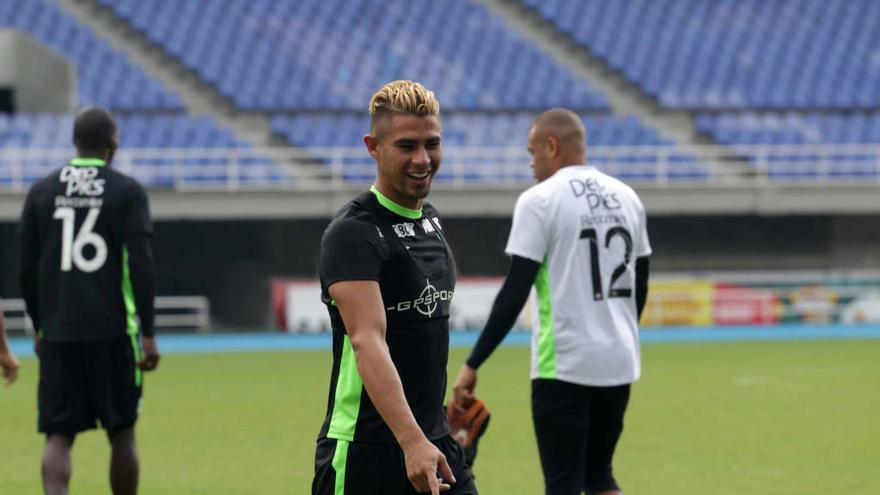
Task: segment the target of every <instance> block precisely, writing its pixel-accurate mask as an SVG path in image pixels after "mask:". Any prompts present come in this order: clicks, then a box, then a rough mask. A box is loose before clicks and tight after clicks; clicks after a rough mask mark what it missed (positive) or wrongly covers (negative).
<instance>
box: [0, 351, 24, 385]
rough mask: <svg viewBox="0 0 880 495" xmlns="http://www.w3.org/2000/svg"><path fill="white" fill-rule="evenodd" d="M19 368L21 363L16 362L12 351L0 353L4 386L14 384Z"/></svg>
mask: <svg viewBox="0 0 880 495" xmlns="http://www.w3.org/2000/svg"><path fill="white" fill-rule="evenodd" d="M20 366H21V363H19V362H18V359H17V358H16V357H15V354H13V353H12V351H3V352H0V367H2V368H3V379H4V380H6V385H12V384H13V383H15V379H16V378H18V368H19V367H20Z"/></svg>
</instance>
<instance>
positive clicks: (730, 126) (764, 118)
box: [695, 111, 880, 145]
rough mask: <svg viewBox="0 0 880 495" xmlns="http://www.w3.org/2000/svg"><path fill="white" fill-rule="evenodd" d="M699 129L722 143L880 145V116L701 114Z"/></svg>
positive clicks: (698, 121)
mask: <svg viewBox="0 0 880 495" xmlns="http://www.w3.org/2000/svg"><path fill="white" fill-rule="evenodd" d="M695 122H696V126H697V130H699V131H700V132H705V133H707V134H710V135H711V136H712V138H713V139H714V140H715V141H716V142H718V143H720V144H771V145H773V144H853V143H862V144H870V143H880V115H877V114H876V113H853V114H846V115H843V114H823V113H817V112H792V111H789V112H769V113H757V112H741V113H722V114H718V115H714V114H700V115H698V116H697V118H696V119H695Z"/></svg>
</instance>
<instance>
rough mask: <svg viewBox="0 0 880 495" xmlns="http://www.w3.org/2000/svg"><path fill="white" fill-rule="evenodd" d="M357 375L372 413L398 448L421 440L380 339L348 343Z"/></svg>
mask: <svg viewBox="0 0 880 495" xmlns="http://www.w3.org/2000/svg"><path fill="white" fill-rule="evenodd" d="M352 347H353V348H354V352H355V357H356V362H357V368H358V372H359V373H360V375H361V379H362V380H363V382H364V388H366V390H367V394H368V395H369V396H370V400H371V401H373V405H374V406H376V410H377V411H378V412H379V414H380V415H381V416H382V419H384V420H385V423H386V424H387V425H388V427H389V428H390V429H391V432H392V433H393V434H394V437H395V438H396V439H397V443H399V444H400V445H401V446H404V445H408V444H411V443H413V442H416V441H419V440H422V439H424V438H425V436H424V433H423V432H422V430H421V429H420V428H419V425H418V423H417V422H416V420H415V417H414V416H413V414H412V410H411V409H410V408H409V404H408V403H407V401H406V396H405V395H404V393H403V385H402V384H401V382H400V375H398V373H397V369H396V368H395V367H394V363H393V362H392V361H391V355H390V354H389V352H388V346H387V345H386V344H385V340H384V339H382V338H381V336H375V335H369V336H364V338H359V339H358V338H355V339H353V340H352Z"/></svg>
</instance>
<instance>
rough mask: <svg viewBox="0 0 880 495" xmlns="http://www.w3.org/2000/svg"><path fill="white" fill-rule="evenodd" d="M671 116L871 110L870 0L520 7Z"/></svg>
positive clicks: (879, 73)
mask: <svg viewBox="0 0 880 495" xmlns="http://www.w3.org/2000/svg"><path fill="white" fill-rule="evenodd" d="M524 2H525V3H526V4H527V5H528V6H530V7H531V8H533V9H534V10H535V11H537V12H538V13H539V14H540V15H541V16H543V17H544V18H545V19H547V20H549V21H550V22H552V23H553V24H554V25H555V26H556V27H557V29H558V30H559V31H561V32H564V33H566V34H568V35H569V36H571V38H572V39H573V40H574V41H576V42H577V43H579V44H582V45H584V46H585V47H587V48H588V49H589V50H590V51H591V53H593V54H594V55H596V56H598V57H600V58H602V59H604V60H605V61H606V62H607V63H608V64H609V65H610V66H611V67H613V68H615V69H617V70H619V71H621V72H622V73H623V74H624V75H625V76H626V77H627V78H628V79H630V80H631V81H633V82H635V83H636V84H638V85H639V86H640V87H641V88H642V90H643V91H644V92H645V93H646V94H648V95H650V96H652V97H654V98H656V99H657V101H658V102H659V103H660V104H661V105H662V106H664V107H667V108H673V109H739V108H742V109H786V108H801V109H804V108H824V109H829V108H876V107H877V106H878V105H880V84H878V81H880V59H878V56H877V53H878V52H877V49H878V47H880V45H878V43H880V42H878V38H877V37H876V36H875V34H876V33H877V31H878V29H880V2H877V1H876V0H847V1H845V2H830V1H827V0H795V1H785V2H783V1H771V2H768V1H766V0H737V1H709V0H629V1H626V2H609V1H606V0H524Z"/></svg>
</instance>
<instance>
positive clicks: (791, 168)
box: [695, 111, 880, 180]
mask: <svg viewBox="0 0 880 495" xmlns="http://www.w3.org/2000/svg"><path fill="white" fill-rule="evenodd" d="M695 121H696V126H697V129H698V130H699V131H701V132H704V133H706V134H708V135H710V136H711V137H712V138H713V139H714V140H715V141H716V142H718V143H719V144H724V145H731V146H732V147H734V148H735V149H738V150H740V151H742V152H743V153H746V157H747V158H748V160H749V161H750V162H751V163H752V164H753V165H755V166H756V167H766V168H767V173H768V174H769V176H770V177H771V178H778V179H786V180H790V179H815V178H830V179H840V180H850V179H859V178H862V177H867V176H873V177H880V161H878V160H880V149H876V143H880V115H877V114H876V113H854V114H846V115H841V114H823V113H816V112H791V111H790V112H781V113H775V112H773V113H755V112H741V113H722V114H719V115H713V114H701V115H699V116H697V118H696V120H695ZM756 144H757V145H767V146H768V147H769V148H768V149H772V150H774V153H773V156H769V157H767V158H762V157H761V156H760V151H758V152H755V151H747V148H746V147H745V146H743V145H749V147H748V149H752V150H753V149H754V146H753V145H756ZM810 144H815V145H831V146H830V147H825V148H823V149H822V150H810V149H809V148H804V149H794V148H786V147H785V145H810ZM867 145H872V146H867ZM758 149H759V150H760V148H758Z"/></svg>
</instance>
